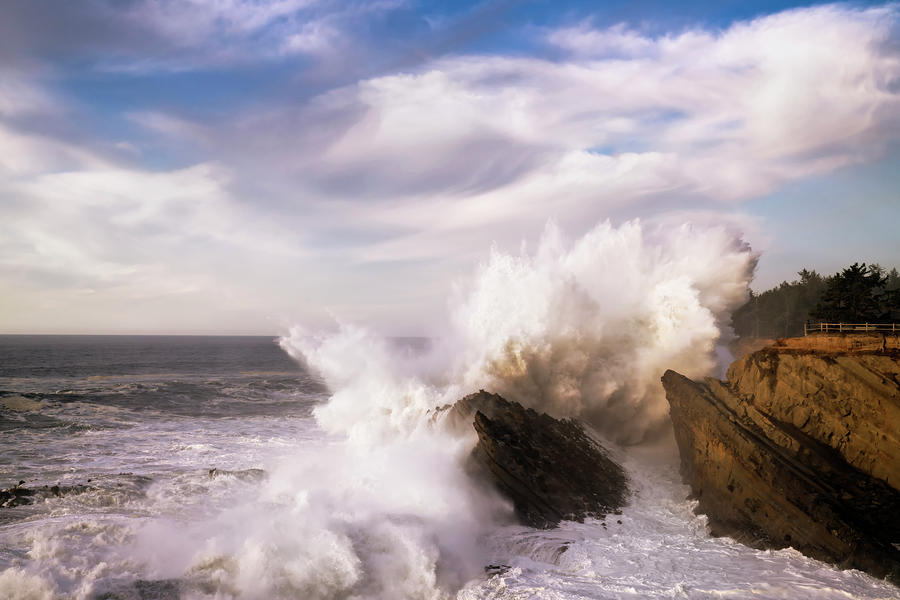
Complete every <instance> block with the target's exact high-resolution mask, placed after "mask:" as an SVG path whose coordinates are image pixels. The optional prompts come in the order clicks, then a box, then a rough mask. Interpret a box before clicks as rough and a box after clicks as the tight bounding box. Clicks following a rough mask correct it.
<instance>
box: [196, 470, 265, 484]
mask: <svg viewBox="0 0 900 600" xmlns="http://www.w3.org/2000/svg"><path fill="white" fill-rule="evenodd" d="M218 477H233V478H235V479H240V480H241V481H248V482H257V481H262V480H263V479H265V478H266V477H267V473H266V472H265V471H264V470H263V469H241V470H238V471H229V470H226V469H216V468H213V469H210V470H209V478H210V479H216V478H218Z"/></svg>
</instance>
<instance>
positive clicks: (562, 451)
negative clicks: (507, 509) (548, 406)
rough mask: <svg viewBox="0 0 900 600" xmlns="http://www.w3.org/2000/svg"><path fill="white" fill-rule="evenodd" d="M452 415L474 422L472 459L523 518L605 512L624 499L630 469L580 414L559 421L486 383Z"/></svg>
mask: <svg viewBox="0 0 900 600" xmlns="http://www.w3.org/2000/svg"><path fill="white" fill-rule="evenodd" d="M447 419H448V421H450V423H451V425H453V426H456V427H465V426H472V427H474V428H475V432H476V433H477V434H478V444H477V445H476V447H475V449H474V450H473V451H472V455H471V463H472V465H473V466H474V467H475V468H476V469H477V470H478V471H480V472H481V473H482V474H484V475H485V476H487V477H488V478H489V479H490V480H492V481H493V482H494V484H495V485H496V487H497V488H498V489H499V490H500V492H501V493H503V494H504V495H505V496H506V497H508V498H509V499H510V500H511V501H512V503H513V506H514V508H515V512H516V515H517V517H518V518H519V520H520V521H521V522H522V523H523V524H525V525H530V526H532V527H539V528H545V527H553V526H556V525H557V524H558V523H559V522H560V521H561V520H564V519H566V520H576V521H583V520H584V518H585V517H588V516H593V517H598V518H602V517H603V516H605V515H606V514H607V513H608V512H610V511H614V510H616V509H618V508H619V507H620V506H622V505H623V504H624V503H625V499H626V497H627V494H628V481H627V477H626V476H625V472H624V471H623V470H622V468H621V467H620V466H619V465H617V464H616V463H615V462H613V461H612V460H611V459H610V458H609V457H608V456H607V454H606V452H605V451H604V449H603V448H602V447H600V445H599V444H597V443H596V442H595V441H594V440H592V439H591V438H590V437H588V435H587V434H586V433H585V431H584V429H582V427H581V426H580V425H579V424H578V423H576V422H575V421H570V420H564V421H559V420H557V419H554V418H553V417H550V416H548V415H545V414H539V413H537V412H535V411H534V410H531V409H525V408H523V407H522V406H521V405H520V404H518V403H515V402H509V401H507V400H504V399H503V398H501V397H500V396H498V395H496V394H489V393H487V392H484V391H481V392H478V393H477V394H471V395H469V396H466V397H465V398H463V399H462V400H460V401H459V402H457V403H456V404H455V405H453V407H452V408H451V409H450V411H449V413H448V415H447Z"/></svg>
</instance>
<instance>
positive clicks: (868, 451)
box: [662, 339, 900, 581]
mask: <svg viewBox="0 0 900 600" xmlns="http://www.w3.org/2000/svg"><path fill="white" fill-rule="evenodd" d="M844 344H845V340H842V341H840V344H837V345H844ZM813 347H816V348H826V350H817V349H812V348H813ZM832 347H835V344H829V342H828V340H825V339H819V340H817V341H816V344H815V345H812V344H810V343H799V342H798V343H797V344H788V343H782V344H781V346H780V347H779V346H773V347H770V348H766V349H764V350H761V351H758V352H755V353H753V354H750V355H748V356H746V357H744V358H742V359H740V360H738V361H736V362H735V363H734V364H732V365H731V367H730V368H729V370H728V374H727V380H726V381H718V380H715V379H706V380H705V381H703V382H694V381H691V380H689V379H687V378H685V377H683V376H681V375H679V374H678V373H675V372H674V371H667V372H666V374H665V375H664V376H663V378H662V380H663V385H664V387H665V389H666V395H667V398H668V400H669V405H670V413H671V416H672V422H673V425H674V428H675V437H676V440H677V442H678V446H679V450H680V452H681V466H682V474H683V475H684V477H685V480H686V481H687V483H689V484H690V486H691V489H692V492H693V494H694V496H696V498H697V499H698V501H699V505H698V511H699V512H702V513H705V514H706V515H707V516H708V519H709V520H708V522H709V526H710V530H711V532H712V533H713V534H715V535H731V536H733V537H736V538H737V539H739V540H741V541H743V542H745V543H748V544H750V545H753V546H757V547H768V548H781V547H785V546H793V547H794V548H796V549H797V550H800V551H801V552H803V553H805V554H807V555H809V556H813V557H815V558H819V559H822V560H826V561H829V562H833V563H836V564H838V565H840V566H844V567H855V568H859V569H862V570H865V571H868V572H870V573H872V574H874V575H876V576H879V577H884V576H888V577H891V578H892V579H893V580H894V581H898V580H900V354H898V352H896V351H892V350H887V351H880V350H876V351H854V352H846V351H844V352H836V351H829V350H827V349H828V348H832Z"/></svg>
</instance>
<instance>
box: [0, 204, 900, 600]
mask: <svg viewBox="0 0 900 600" xmlns="http://www.w3.org/2000/svg"><path fill="white" fill-rule="evenodd" d="M754 266H755V255H754V254H753V253H752V251H751V250H750V248H749V247H748V246H747V245H746V244H745V243H743V242H742V240H741V238H740V236H739V235H737V234H736V233H735V232H733V231H731V230H729V229H728V228H726V227H699V226H691V225H681V226H678V227H663V226H659V227H648V226H646V225H643V224H641V223H640V222H637V221H634V222H629V223H625V224H623V225H621V226H618V227H616V226H613V225H611V224H609V223H601V224H599V225H598V226H597V227H595V228H594V229H592V230H591V231H589V232H588V233H587V234H585V235H584V236H582V237H579V238H577V239H574V240H569V239H566V237H565V236H564V235H563V234H562V233H561V232H560V231H558V230H557V229H556V228H554V227H552V226H550V227H548V229H547V231H545V233H544V235H543V237H542V238H541V240H540V241H539V242H538V244H537V245H536V246H535V248H534V249H533V251H529V250H528V249H527V248H523V250H522V251H521V252H519V253H514V254H511V253H505V252H502V251H500V250H496V249H495V250H494V251H492V253H491V254H490V256H489V257H487V258H486V259H485V261H484V262H483V263H482V264H480V265H479V266H478V268H477V269H476V271H475V272H474V274H472V276H471V277H469V278H467V279H465V280H463V281H461V282H460V283H459V284H458V285H457V287H456V288H455V290H454V291H453V293H452V295H451V299H450V302H449V308H448V311H447V314H446V315H445V316H443V317H441V319H442V322H445V326H444V327H443V329H442V331H440V333H439V335H437V336H435V337H434V338H431V339H428V340H425V339H402V340H390V339H384V338H382V337H380V336H377V335H374V334H373V333H372V332H370V331H368V330H367V329H366V328H365V327H363V326H360V325H358V324H349V323H337V324H336V326H335V327H334V329H333V330H332V331H328V332H322V331H310V330H307V329H304V328H302V327H295V328H293V329H291V330H290V331H289V332H287V333H285V335H284V336H282V337H281V338H280V339H279V340H277V341H276V340H273V339H271V338H141V337H118V338H109V337H79V338H64V337H52V336H51V337H40V336H37V337H30V336H0V431H2V436H0V487H9V486H11V485H13V484H14V483H16V482H17V481H19V480H20V479H21V480H25V482H26V484H25V485H26V486H32V487H38V486H41V485H53V484H56V483H61V484H63V485H75V484H79V485H85V486H87V488H88V489H87V490H86V491H83V492H80V493H72V494H69V495H65V496H63V497H48V498H46V499H41V500H40V501H39V502H35V503H34V504H32V505H28V506H19V507H14V508H2V509H0V598H10V599H17V600H18V599H34V600H37V599H51V598H66V599H69V598H72V599H98V600H99V599H101V598H102V599H106V600H113V599H123V600H125V599H128V600H131V599H148V598H156V599H175V598H179V599H230V598H251V599H255V598H310V599H315V598H322V599H326V598H341V599H350V598H354V599H355V598H360V599H362V598H384V599H394V598H409V599H420V598H434V599H438V598H454V597H455V598H461V599H466V600H470V599H477V598H497V599H500V598H509V599H512V598H559V599H574V598H609V599H618V598H723V597H724V598H785V599H788V598H790V599H795V598H842V599H843V598H900V590H898V588H896V587H894V586H892V585H890V584H887V583H885V582H883V581H880V580H877V579H874V578H872V577H870V576H868V575H865V574H863V573H861V572H858V571H842V570H839V569H836V568H834V567H832V566H830V565H827V564H824V563H821V562H818V561H815V560H812V559H809V558H806V557H804V556H803V555H801V554H799V553H797V552H796V551H794V550H791V549H785V550H779V551H759V550H753V549H751V548H748V547H746V546H743V545H741V544H739V543H737V542H735V541H733V540H730V539H728V538H712V537H710V536H709V535H708V534H707V530H706V524H705V520H704V517H702V516H698V515H695V514H694V512H693V509H694V503H693V502H692V501H690V500H688V498H687V496H688V489H687V488H686V487H685V486H684V485H683V484H682V483H681V480H680V477H679V474H678V455H677V450H676V448H675V445H674V442H673V440H672V435H671V427H670V425H669V422H668V414H667V404H666V400H665V397H664V394H663V392H662V389H661V386H660V384H659V377H660V375H661V374H662V372H663V371H664V370H665V369H667V368H672V369H675V370H678V371H679V372H682V373H684V374H686V375H688V376H689V377H701V376H704V375H710V374H718V373H719V372H720V371H721V369H722V367H723V363H724V362H727V356H726V354H727V353H724V352H723V351H722V347H723V344H724V342H725V341H727V336H728V335H729V330H728V325H727V323H728V318H729V314H730V311H731V310H733V309H734V308H735V307H736V306H739V305H740V304H741V303H742V302H743V301H744V300H745V299H746V293H747V286H748V284H749V282H750V279H751V277H752V274H753V269H754ZM481 388H483V389H487V390H490V391H494V392H497V393H500V394H501V395H504V396H505V397H507V398H508V399H510V400H516V401H519V402H521V403H522V404H524V405H526V406H530V407H533V408H535V409H537V410H541V411H544V412H547V413H549V414H551V415H553V416H557V417H575V418H579V419H581V420H582V421H583V422H585V423H587V424H588V426H589V427H590V428H591V430H592V432H593V434H594V435H596V436H597V438H598V439H600V440H602V441H603V443H604V445H605V446H606V447H607V448H609V449H610V453H611V455H612V457H613V458H614V459H615V460H616V461H617V462H619V463H620V464H622V465H623V466H624V468H625V469H626V471H627V472H628V475H629V478H630V480H631V488H632V496H631V498H630V500H629V502H628V504H627V506H625V507H624V508H623V509H622V511H621V514H610V515H608V516H607V517H606V518H605V519H603V520H597V519H588V520H587V521H586V522H584V523H572V522H564V523H563V524H562V525H561V526H560V527H559V528H556V529H552V530H535V529H531V528H527V527H524V526H520V525H516V524H515V523H514V522H513V520H512V514H511V507H510V506H509V504H508V503H507V502H506V501H505V500H504V499H503V498H501V497H499V496H498V495H497V494H496V493H495V492H493V491H492V490H490V489H485V488H484V487H482V486H479V485H475V484H474V483H473V482H472V481H471V480H470V478H469V476H468V475H467V474H466V472H465V469H464V467H463V464H464V461H465V458H466V456H467V455H468V452H469V451H470V450H471V448H472V447H473V444H474V443H475V439H474V435H473V434H471V433H469V434H465V433H463V434H459V433H456V432H453V431H451V430H449V429H447V428H444V427H443V426H442V423H441V421H440V417H439V416H436V415H437V411H436V409H438V408H439V407H441V406H445V405H446V404H449V403H452V402H454V401H455V400H457V399H458V398H460V397H461V396H463V395H465V394H467V393H469V392H472V391H477V390H478V389H481Z"/></svg>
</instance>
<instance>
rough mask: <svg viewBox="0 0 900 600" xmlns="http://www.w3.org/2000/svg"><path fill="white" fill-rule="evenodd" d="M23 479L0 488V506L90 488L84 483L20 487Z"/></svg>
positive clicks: (3, 506) (74, 492)
mask: <svg viewBox="0 0 900 600" xmlns="http://www.w3.org/2000/svg"><path fill="white" fill-rule="evenodd" d="M23 483H25V482H24V481H20V482H19V483H17V484H16V485H14V486H12V487H10V488H7V489H5V490H0V508H13V507H15V506H24V505H27V504H32V503H34V502H36V501H38V500H44V499H45V498H53V497H59V496H66V495H68V494H80V493H82V492H86V491H88V490H90V489H92V488H90V487H88V486H86V485H59V484H57V485H44V486H41V487H37V488H33V489H32V488H25V487H22V484H23Z"/></svg>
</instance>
